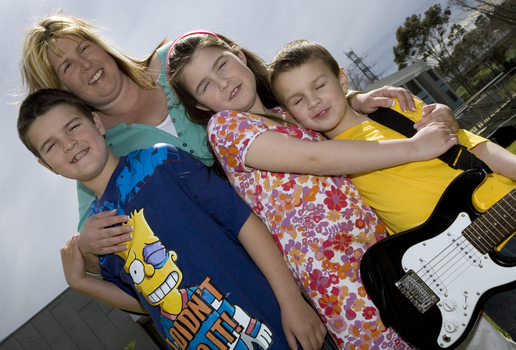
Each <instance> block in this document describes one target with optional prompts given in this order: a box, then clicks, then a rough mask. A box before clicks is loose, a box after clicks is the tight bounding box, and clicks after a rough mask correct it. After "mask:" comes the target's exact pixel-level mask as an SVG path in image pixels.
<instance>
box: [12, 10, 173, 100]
mask: <svg viewBox="0 0 516 350" xmlns="http://www.w3.org/2000/svg"><path fill="white" fill-rule="evenodd" d="M96 29H97V27H95V26H93V25H92V24H91V23H90V22H89V21H87V20H84V19H80V18H77V17H74V16H72V15H66V14H63V13H62V11H58V12H57V13H55V14H53V15H50V16H48V17H46V18H44V19H43V20H41V21H39V23H37V24H34V25H32V26H30V27H29V28H27V32H26V35H25V40H24V43H23V48H22V58H21V73H22V84H23V86H24V88H25V90H26V92H27V93H28V94H31V93H33V92H34V91H37V90H39V89H48V88H52V89H61V90H68V89H67V88H66V87H65V86H64V84H63V83H62V82H61V81H60V80H59V78H58V77H57V74H56V73H55V72H54V69H53V68H52V65H51V64H50V60H49V59H48V50H51V51H52V52H53V53H54V54H56V55H57V56H60V55H61V54H62V51H61V50H60V49H59V46H58V45H57V39H59V38H62V37H65V36H70V35H75V36H77V37H79V38H81V39H83V40H88V41H91V42H93V43H94V44H95V45H97V46H98V47H100V48H101V49H102V50H104V51H105V52H107V53H108V54H109V55H110V56H112V57H113V59H114V60H115V62H116V64H117V65H118V68H119V69H120V71H122V72H123V73H124V74H126V75H127V76H128V77H129V78H131V80H133V81H134V82H135V83H136V84H137V85H138V86H139V87H141V88H143V89H147V90H150V89H153V88H154V87H155V82H154V81H152V80H151V78H150V77H149V76H148V74H147V67H148V65H149V63H150V60H151V58H152V56H153V55H154V53H155V52H156V50H157V49H158V48H160V47H161V46H163V44H164V43H165V42H166V41H167V39H165V40H163V41H162V42H161V43H160V44H159V45H158V47H156V49H155V50H154V51H153V52H152V53H151V54H150V55H149V56H148V57H145V58H143V59H137V58H134V57H131V56H129V55H126V54H124V53H122V52H120V50H118V48H116V47H115V46H114V45H113V44H111V43H110V42H108V41H107V40H106V39H104V38H102V37H101V36H100V35H99V34H98V33H97V32H96Z"/></svg>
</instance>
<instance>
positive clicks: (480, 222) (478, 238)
mask: <svg viewBox="0 0 516 350" xmlns="http://www.w3.org/2000/svg"><path fill="white" fill-rule="evenodd" d="M506 197H510V198H512V199H514V198H513V197H512V194H511V193H509V194H508V195H507V196H506ZM504 201H505V202H507V200H506V198H505V197H504V198H502V199H501V200H500V202H499V203H497V205H494V206H492V207H491V208H492V209H493V210H491V211H490V210H488V211H486V212H485V213H484V214H486V215H482V216H480V217H478V218H476V219H475V220H473V222H472V223H471V224H470V225H468V227H466V229H465V230H463V231H462V233H463V234H461V235H460V236H459V238H458V239H457V240H458V241H457V240H456V241H455V242H453V243H451V244H450V245H448V247H446V248H445V249H444V250H443V251H442V252H441V253H444V252H446V250H447V249H448V248H449V247H452V248H453V250H452V252H453V251H456V252H457V254H455V255H454V256H452V257H450V256H449V255H450V254H451V253H452V252H450V253H447V254H446V255H445V256H444V257H443V258H441V261H439V262H437V263H436V264H435V266H434V265H433V263H434V260H435V259H436V258H438V257H439V255H441V253H439V254H438V255H437V256H436V257H434V258H433V259H432V260H431V261H429V262H427V264H429V265H430V266H431V268H432V269H433V270H434V273H435V274H437V275H438V276H439V279H440V280H441V281H442V282H443V283H444V282H445V281H446V280H447V279H448V278H449V276H452V275H453V273H455V272H456V271H458V269H456V270H455V271H452V272H451V273H450V275H448V276H447V277H444V276H446V272H449V270H450V268H451V267H448V269H447V270H446V271H444V272H441V269H442V268H445V267H446V266H447V265H448V264H450V262H452V261H453V260H454V259H455V258H456V257H457V256H459V259H460V260H459V261H461V260H462V261H463V264H464V263H466V262H468V263H469V261H468V258H467V257H465V256H464V254H467V253H466V252H462V251H457V249H456V248H455V247H454V246H458V247H461V246H462V249H460V248H459V249H460V250H464V248H465V247H467V248H468V249H470V250H472V251H473V254H475V255H477V254H476V253H475V251H476V252H478V254H480V255H483V254H482V252H481V251H479V250H478V249H477V247H475V246H474V245H473V244H472V243H471V240H472V239H473V240H475V242H476V243H477V244H478V245H479V247H481V248H484V249H485V250H486V251H488V250H490V249H491V247H493V246H494V245H495V244H496V242H495V241H493V240H492V238H491V237H489V236H487V235H484V237H486V238H488V239H489V240H491V243H488V244H487V245H486V244H485V243H487V241H486V240H484V241H482V239H481V236H478V235H475V236H472V237H471V238H469V239H468V237H465V234H464V232H466V233H470V232H469V231H470V230H468V229H469V228H473V229H474V228H475V226H476V227H478V228H477V229H476V230H477V231H478V230H479V229H481V227H480V226H484V227H486V223H485V221H486V220H487V219H488V218H487V216H490V217H491V218H493V219H494V220H495V222H496V223H495V224H494V225H493V227H494V228H495V229H496V230H497V231H498V233H501V232H500V230H499V228H498V226H497V224H498V223H499V222H498V220H497V219H496V218H495V216H494V215H493V214H492V212H493V211H494V212H496V210H497V209H498V208H499V207H501V209H502V210H504V211H505V212H506V214H508V213H507V211H506V210H505V209H504V207H503V206H502V205H501V204H502V203H501V202H504ZM496 213H497V214H498V216H499V217H500V218H501V217H502V216H501V215H500V214H499V213H498V212H496ZM509 217H510V215H509ZM501 226H502V228H504V229H505V230H506V231H508V230H507V229H506V228H505V226H504V225H503V224H502V225H501ZM484 230H485V229H484ZM488 231H489V230H488ZM503 237H505V235H504V234H503V233H502V237H497V238H498V239H499V240H501V239H502V238H503ZM475 238H476V239H475ZM464 244H466V246H465V247H464ZM486 248H487V249H486ZM446 258H449V260H448V261H446V262H445V261H444V260H445V259H446ZM477 258H479V259H480V257H477ZM469 259H472V257H471V256H470V258H469ZM441 264H443V265H441ZM454 264H456V263H453V264H452V266H453V265H454ZM463 264H461V266H462V265H463ZM479 264H480V262H479ZM472 266H474V265H472ZM423 270H425V268H424V267H423V268H420V269H419V273H421V271H423ZM427 272H428V269H427ZM463 272H464V271H463ZM425 275H427V274H425ZM432 277H434V276H433V275H430V276H429V278H430V279H432ZM432 281H433V282H436V281H435V279H432ZM428 282H429V279H427V280H426V281H425V283H427V284H428Z"/></svg>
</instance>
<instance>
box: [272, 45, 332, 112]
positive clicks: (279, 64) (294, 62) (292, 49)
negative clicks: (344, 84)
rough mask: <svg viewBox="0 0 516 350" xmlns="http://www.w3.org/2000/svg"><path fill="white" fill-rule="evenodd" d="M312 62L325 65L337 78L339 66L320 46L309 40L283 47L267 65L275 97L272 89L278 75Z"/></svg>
mask: <svg viewBox="0 0 516 350" xmlns="http://www.w3.org/2000/svg"><path fill="white" fill-rule="evenodd" d="M314 61H318V62H321V63H322V64H325V65H326V66H327V67H328V68H329V69H330V70H331V71H332V72H333V73H334V74H335V76H336V77H338V76H339V73H340V67H339V64H338V63H337V61H336V60H335V58H333V56H332V55H331V53H330V52H329V51H328V50H326V48H325V47H324V46H322V45H321V44H318V43H316V42H314V41H310V40H296V41H293V42H291V43H289V44H287V45H285V46H283V47H282V48H281V49H280V50H279V51H278V53H277V54H276V56H275V57H274V59H273V60H272V63H271V64H270V65H269V77H270V81H271V86H272V91H273V92H274V94H275V95H276V97H277V96H278V95H277V94H276V91H275V89H274V82H275V80H276V79H277V78H278V76H279V75H280V74H282V73H285V72H288V71H290V70H292V69H294V68H297V67H299V66H301V65H303V64H305V63H308V62H314ZM278 102H280V101H278Z"/></svg>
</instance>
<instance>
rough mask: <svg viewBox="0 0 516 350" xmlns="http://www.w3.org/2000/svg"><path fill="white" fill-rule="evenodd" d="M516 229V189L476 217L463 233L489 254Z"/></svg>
mask: <svg viewBox="0 0 516 350" xmlns="http://www.w3.org/2000/svg"><path fill="white" fill-rule="evenodd" d="M515 231H516V189H514V190H512V191H511V192H509V193H508V194H506V195H505V197H503V198H502V199H501V200H499V201H498V202H497V203H496V204H494V205H493V206H492V207H491V208H489V209H488V210H487V211H485V212H484V213H483V214H482V215H480V216H479V217H478V218H476V219H475V220H474V221H473V222H472V223H471V224H470V225H469V226H468V227H466V229H464V231H462V234H463V235H464V237H466V239H467V240H468V241H469V242H470V243H471V244H472V245H473V246H474V247H475V248H476V249H477V250H478V251H479V252H480V253H482V255H483V254H487V253H488V252H489V251H490V250H491V249H493V248H494V247H496V246H498V245H500V244H501V243H502V242H503V241H505V240H506V239H507V238H508V237H509V236H510V235H511V234H513V233H514V232H515Z"/></svg>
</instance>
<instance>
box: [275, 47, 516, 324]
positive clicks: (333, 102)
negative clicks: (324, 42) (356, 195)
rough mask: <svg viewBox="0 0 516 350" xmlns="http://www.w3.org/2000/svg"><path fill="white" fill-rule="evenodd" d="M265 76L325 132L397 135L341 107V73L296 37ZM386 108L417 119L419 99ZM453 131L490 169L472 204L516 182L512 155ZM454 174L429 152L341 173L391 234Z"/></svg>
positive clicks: (418, 217) (507, 313)
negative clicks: (408, 107) (411, 106)
mask: <svg viewBox="0 0 516 350" xmlns="http://www.w3.org/2000/svg"><path fill="white" fill-rule="evenodd" d="M271 83H272V87H273V91H274V93H275V95H276V98H277V100H278V101H279V102H280V103H281V104H282V106H283V107H284V108H286V109H287V110H288V111H289V112H290V113H291V115H292V116H293V117H294V118H295V119H296V120H297V121H298V122H300V123H301V124H303V125H304V126H306V127H308V128H310V129H313V130H316V131H320V132H322V133H323V134H324V135H325V136H326V137H328V138H330V139H346V140H370V141H379V140H388V139H399V138H403V137H404V136H402V135H401V134H400V133H398V132H396V131H394V130H392V129H390V128H388V127H386V126H384V125H381V124H379V123H377V122H375V121H372V120H371V119H370V118H369V117H368V116H367V115H364V114H360V113H357V112H355V111H354V110H353V109H351V108H350V107H349V104H348V102H347V101H346V98H345V95H346V92H347V91H348V87H349V84H348V79H347V75H346V72H345V70H344V69H343V68H339V66H338V63H337V62H336V61H335V59H334V58H333V57H332V56H331V54H330V53H329V52H328V51H327V50H326V49H325V48H324V47H322V46H321V45H319V44H317V43H314V42H310V41H306V40H299V41H295V42H293V43H290V44H287V45H286V46H284V47H283V48H282V49H281V50H280V51H279V52H278V54H277V55H276V57H275V58H274V60H273V63H272V64H271ZM392 109H394V110H396V111H397V112H399V113H401V114H403V115H404V116H405V117H407V118H409V119H410V120H412V121H414V122H417V121H419V120H420V119H421V118H422V110H423V104H422V103H418V104H417V109H416V111H408V112H404V111H402V110H401V109H400V108H399V104H398V103H397V102H396V103H395V104H394V105H393V107H392ZM457 135H458V138H459V142H460V144H462V145H463V146H465V147H466V148H467V149H468V150H470V151H471V152H474V153H475V154H476V155H477V156H478V158H480V159H481V160H482V161H483V162H485V163H486V164H487V165H488V166H489V167H490V168H491V169H492V171H493V173H492V174H488V175H487V176H486V180H485V181H484V182H483V183H482V184H481V185H480V186H479V187H478V188H477V190H476V191H475V192H474V195H473V198H472V201H473V204H474V206H475V207H476V209H477V210H479V211H481V212H482V211H485V210H486V209H488V208H489V207H491V206H492V205H493V204H494V203H496V202H497V201H499V200H500V199H501V198H502V197H503V196H504V195H506V194H507V193H508V192H510V191H511V190H512V189H514V188H515V187H516V182H515V181H516V155H514V154H512V153H510V152H509V151H507V150H505V149H504V148H502V147H500V146H498V145H496V144H494V143H492V142H489V140H487V139H485V138H482V137H480V136H477V135H473V134H471V133H469V132H468V131H466V130H459V131H458V132H457ZM364 161H367V160H364ZM462 173H463V170H458V169H453V168H451V167H450V166H448V164H446V163H445V162H443V161H441V160H439V159H433V160H430V161H425V162H415V163H410V164H405V165H401V166H397V167H392V168H387V169H382V170H379V171H374V172H366V173H360V174H348V175H349V177H350V178H351V179H352V180H353V183H354V184H355V186H356V187H357V189H358V190H359V192H360V193H361V194H362V196H363V197H364V198H365V199H366V201H367V202H368V203H369V204H370V205H371V207H372V208H373V209H374V210H375V211H376V212H377V214H378V216H380V218H381V219H382V220H383V221H384V222H385V224H386V225H387V227H388V229H389V232H390V233H391V234H395V233H399V232H403V231H406V230H408V229H412V228H415V227H418V226H420V225H421V224H423V223H424V222H425V221H426V220H427V219H428V218H429V217H430V215H431V213H432V211H433V210H434V208H435V206H436V205H437V203H438V201H439V199H440V198H441V196H442V194H443V192H444V191H445V189H446V188H447V187H448V185H449V184H450V183H451V182H452V181H453V180H454V179H455V178H456V177H457V176H459V175H460V174H462ZM514 241H515V239H511V240H509V242H508V243H507V244H506V245H505V246H504V248H503V249H502V253H503V255H504V256H507V257H515V256H516V255H515V254H514V252H516V249H514V250H511V248H510V247H511V246H514V245H516V244H515V243H514ZM506 293H509V294H508V295H510V296H509V297H507V298H506V299H505V300H507V301H508V303H512V305H513V304H514V303H515V302H516V300H515V299H514V298H515V296H516V292H515V291H510V292H506ZM502 294H504V293H502ZM502 294H499V295H502ZM491 304H494V303H490V305H491ZM497 305H498V306H500V308H495V309H493V310H492V311H491V310H490V308H489V305H488V307H487V308H486V313H488V315H489V316H490V317H491V318H493V320H494V321H495V322H496V323H498V324H499V325H501V326H503V327H504V329H507V330H508V331H509V330H511V329H512V328H514V327H515V326H516V325H515V324H514V317H513V315H514V311H513V310H511V308H510V307H507V305H503V304H502V303H497ZM513 334H515V332H513Z"/></svg>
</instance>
